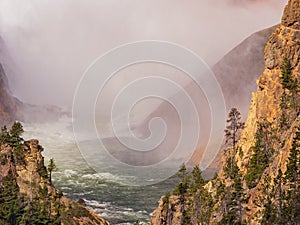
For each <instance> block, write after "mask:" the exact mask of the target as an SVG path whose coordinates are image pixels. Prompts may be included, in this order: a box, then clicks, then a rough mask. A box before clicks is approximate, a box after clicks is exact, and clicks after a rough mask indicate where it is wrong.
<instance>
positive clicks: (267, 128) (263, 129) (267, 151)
mask: <svg viewBox="0 0 300 225" xmlns="http://www.w3.org/2000/svg"><path fill="white" fill-rule="evenodd" d="M255 139H256V141H255V144H254V146H253V147H252V152H253V153H252V156H251V158H250V161H249V165H248V170H247V174H246V175H245V180H246V183H247V185H248V187H249V188H254V187H255V186H256V185H257V184H258V182H259V181H260V179H261V177H262V174H263V172H264V171H265V169H266V168H267V167H268V166H269V163H270V162H271V159H272V156H273V155H274V152H275V149H274V147H273V146H274V144H275V143H276V140H277V136H276V131H275V130H274V129H273V128H272V127H271V123H270V122H268V121H263V122H261V123H259V124H258V125H257V131H256V134H255Z"/></svg>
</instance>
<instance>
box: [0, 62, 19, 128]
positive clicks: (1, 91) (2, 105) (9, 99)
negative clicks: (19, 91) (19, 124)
mask: <svg viewBox="0 0 300 225" xmlns="http://www.w3.org/2000/svg"><path fill="white" fill-rule="evenodd" d="M20 104H21V102H20V101H19V100H18V99H16V98H15V97H13V96H12V95H11V94H10V92H9V88H8V83H7V77H6V75H5V72H4V69H3V67H2V65H1V63H0V125H1V126H3V125H5V124H11V123H12V122H13V121H14V120H16V112H17V108H18V106H19V105H20Z"/></svg>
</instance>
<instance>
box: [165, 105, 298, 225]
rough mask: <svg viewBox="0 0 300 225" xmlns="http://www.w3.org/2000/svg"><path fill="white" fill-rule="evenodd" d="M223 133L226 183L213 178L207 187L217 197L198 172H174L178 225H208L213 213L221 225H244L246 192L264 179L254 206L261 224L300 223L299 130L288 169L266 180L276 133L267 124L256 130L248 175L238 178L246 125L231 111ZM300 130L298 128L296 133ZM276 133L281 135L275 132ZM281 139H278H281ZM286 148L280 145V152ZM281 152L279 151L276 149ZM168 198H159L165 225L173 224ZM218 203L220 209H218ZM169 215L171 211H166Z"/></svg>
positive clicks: (260, 124)
mask: <svg viewBox="0 0 300 225" xmlns="http://www.w3.org/2000/svg"><path fill="white" fill-rule="evenodd" d="M227 123H228V126H227V127H226V130H225V138H226V144H227V149H226V151H225V156H226V157H225V158H226V161H225V162H224V164H223V171H224V176H225V180H226V185H225V180H223V179H220V178H218V177H215V178H214V179H213V180H212V182H211V184H212V185H213V189H215V190H216V193H209V192H208V191H207V188H205V185H206V184H207V181H206V180H204V179H203V178H202V175H201V171H200V169H199V168H198V167H194V169H193V170H192V171H191V172H189V171H188V170H187V169H186V167H185V166H184V165H183V166H182V167H181V168H180V169H179V171H178V177H179V178H180V182H179V183H178V185H177V186H176V188H175V190H174V192H173V194H174V195H176V196H178V198H179V203H180V206H181V213H182V224H191V225H194V224H210V219H211V217H212V215H213V214H214V212H215V211H214V210H219V211H221V212H222V218H221V220H220V221H219V224H220V225H221V224H237V225H242V224H245V223H246V222H245V221H243V218H244V215H245V214H247V212H248V210H249V209H247V208H246V207H245V205H246V203H247V202H248V201H249V195H248V193H249V190H250V189H252V188H254V187H256V186H257V184H258V183H259V182H260V181H261V179H263V180H264V182H263V185H262V186H261V190H260V191H261V193H262V195H261V196H260V197H259V200H258V201H257V202H255V204H257V205H258V206H260V207H261V209H262V211H261V215H262V218H261V223H262V224H282V225H283V224H287V225H288V224H291V225H292V224H297V223H299V221H300V185H299V181H300V131H297V132H295V134H294V138H293V143H292V147H291V149H290V155H289V157H288V162H287V164H286V170H285V172H284V173H283V172H282V171H281V170H279V171H278V174H277V176H276V177H275V178H273V179H271V178H270V177H269V176H268V175H265V173H264V172H265V171H266V169H267V168H268V167H269V165H270V163H271V162H272V160H273V156H274V154H275V148H276V147H278V146H280V143H279V142H280V141H282V140H280V139H279V136H278V134H282V132H284V131H286V130H283V129H281V130H279V129H278V128H276V127H274V126H272V124H271V123H269V122H267V121H262V122H261V123H259V124H258V125H257V132H256V135H255V137H256V141H255V144H254V146H253V148H252V155H251V157H250V160H249V164H248V167H247V172H246V174H245V175H243V174H242V173H241V171H240V170H239V167H238V165H237V157H238V156H241V155H242V154H243V153H242V151H241V148H239V146H238V145H237V142H238V140H239V138H240V134H241V131H242V129H243V128H244V123H243V122H242V121H241V116H240V113H239V112H238V110H237V109H235V108H234V109H232V110H231V111H230V113H229V118H228V120H227ZM299 129H300V128H299ZM278 132H279V133H278ZM281 138H282V136H281ZM284 146H285V143H283V144H281V147H284ZM279 148H280V147H279ZM169 197H170V193H167V194H166V195H165V197H164V199H163V202H164V208H163V210H166V211H167V213H166V215H167V217H166V218H169V219H166V221H165V224H171V220H172V207H171V205H170V201H169ZM216 203H218V204H219V205H217V206H216ZM168 210H169V212H168Z"/></svg>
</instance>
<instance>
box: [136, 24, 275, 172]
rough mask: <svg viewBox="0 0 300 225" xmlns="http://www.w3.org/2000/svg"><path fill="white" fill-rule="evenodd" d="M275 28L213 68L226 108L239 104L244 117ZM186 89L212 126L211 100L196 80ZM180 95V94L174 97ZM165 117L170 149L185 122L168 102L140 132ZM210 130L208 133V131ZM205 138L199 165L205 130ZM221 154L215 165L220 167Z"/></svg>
mask: <svg viewBox="0 0 300 225" xmlns="http://www.w3.org/2000/svg"><path fill="white" fill-rule="evenodd" d="M275 29H276V26H275V27H271V28H268V29H265V30H262V31H259V32H257V33H255V34H253V35H251V36H250V37H248V38H247V39H246V40H244V41H243V42H242V43H241V44H239V45H238V46H237V47H235V48H234V49H233V50H231V51H230V52H229V53H228V54H227V55H226V56H224V57H223V58H222V59H221V60H220V61H219V62H218V63H217V64H216V65H215V66H214V67H213V68H212V70H213V72H214V74H215V76H216V78H217V80H218V81H219V83H220V86H221V88H222V91H223V94H224V97H225V101H226V107H227V108H231V107H237V108H239V110H241V112H242V114H243V116H246V114H247V111H248V109H249V105H250V99H251V93H252V92H253V91H255V89H256V82H255V81H256V79H257V78H258V77H259V75H260V74H261V73H262V72H263V70H264V62H263V61H264V60H263V57H264V47H265V45H266V43H267V41H268V39H269V38H270V36H271V34H272V33H273V31H274V30H275ZM184 89H185V91H186V92H187V93H188V94H189V96H190V97H191V98H192V100H193V102H194V103H195V106H196V108H197V111H198V115H199V121H200V124H201V130H202V131H208V130H209V129H210V127H209V126H210V124H209V121H210V120H209V119H208V118H209V116H210V112H209V111H208V105H207V100H206V98H205V96H204V95H203V93H202V92H201V90H200V89H199V87H198V86H197V85H196V84H195V83H190V84H188V85H187V86H186V87H185V88H184ZM173 98H177V96H176V95H175V96H173ZM155 117H160V118H162V119H163V120H164V121H165V122H166V124H167V126H168V134H167V137H166V140H167V141H165V142H164V143H163V144H162V145H161V146H160V148H161V149H170V148H172V146H173V145H174V143H173V142H175V140H176V138H178V135H179V134H180V132H179V131H180V127H181V124H180V122H178V121H179V118H178V115H177V113H176V112H175V111H174V109H173V108H172V107H170V105H169V104H168V103H166V102H164V103H162V104H161V105H160V106H159V107H158V108H157V109H155V110H154V111H153V112H152V113H151V114H150V115H149V116H148V117H147V118H146V119H145V121H144V123H143V124H141V126H139V127H138V128H137V130H138V131H137V132H138V133H142V134H144V135H145V136H147V135H149V133H147V131H148V124H149V121H150V120H151V119H152V118H155ZM206 133H208V132H206ZM202 134H203V137H201V139H200V140H199V144H198V150H197V151H195V154H194V155H193V157H192V159H191V162H192V163H194V164H197V163H199V162H200V159H201V156H202V152H203V151H202V149H203V148H205V146H206V144H207V143H206V141H207V137H206V136H205V132H202ZM219 166H220V155H219V157H218V158H217V159H216V162H215V163H214V165H212V167H214V168H219Z"/></svg>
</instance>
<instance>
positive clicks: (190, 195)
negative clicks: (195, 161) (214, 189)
mask: <svg viewBox="0 0 300 225" xmlns="http://www.w3.org/2000/svg"><path fill="white" fill-rule="evenodd" d="M178 177H179V178H180V182H179V183H178V185H177V186H176V188H175V189H174V191H173V194H174V195H176V196H178V198H179V203H180V206H181V209H180V211H181V213H182V221H181V223H182V224H195V225H196V224H209V220H210V217H211V213H212V209H213V205H214V201H213V198H212V196H211V193H209V192H208V191H207V189H206V188H204V186H205V185H206V184H207V182H208V181H207V180H205V179H204V178H203V177H202V172H201V170H200V169H199V167H198V166H195V167H194V168H193V170H192V171H191V172H190V171H188V170H187V168H186V166H185V165H182V166H181V167H180V169H179V171H178ZM169 197H170V193H167V194H166V195H165V197H164V199H163V201H164V204H165V205H167V207H166V208H165V210H172V206H170V205H169V200H168V198H169ZM166 215H167V216H169V217H166V218H167V219H166V224H171V219H172V218H171V217H170V215H171V213H167V214H166Z"/></svg>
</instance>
